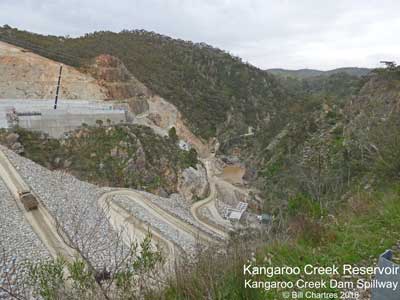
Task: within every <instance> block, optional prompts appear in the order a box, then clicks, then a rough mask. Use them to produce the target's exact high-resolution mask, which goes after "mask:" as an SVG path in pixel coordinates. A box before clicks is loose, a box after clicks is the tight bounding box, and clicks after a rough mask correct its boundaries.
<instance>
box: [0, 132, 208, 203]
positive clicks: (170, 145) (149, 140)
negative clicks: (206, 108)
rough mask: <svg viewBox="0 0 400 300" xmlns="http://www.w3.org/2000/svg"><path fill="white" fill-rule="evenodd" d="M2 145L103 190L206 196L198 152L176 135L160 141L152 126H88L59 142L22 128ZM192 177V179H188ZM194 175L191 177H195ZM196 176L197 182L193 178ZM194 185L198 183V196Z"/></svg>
mask: <svg viewBox="0 0 400 300" xmlns="http://www.w3.org/2000/svg"><path fill="white" fill-rule="evenodd" d="M0 142H1V143H2V144H3V145H5V146H7V147H9V148H10V149H12V150H14V151H15V152H17V153H19V154H22V155H24V156H25V157H27V158H29V159H31V160H33V161H35V162H37V163H39V164H41V165H43V166H45V167H47V168H48V169H51V170H54V169H57V170H65V171H67V172H68V173H70V174H73V175H75V176H76V177H78V178H80V179H82V180H85V181H88V182H92V183H95V184H98V185H102V186H114V187H131V188H135V189H143V190H147V191H150V192H152V193H155V194H159V195H161V196H167V195H169V194H171V193H175V192H178V191H179V192H182V193H185V194H188V191H187V189H192V190H191V193H190V195H189V199H188V200H192V198H193V197H199V198H200V197H204V196H205V192H204V185H205V186H207V180H206V178H205V174H202V173H201V172H203V173H204V172H205V171H204V169H203V167H202V166H201V165H198V161H197V153H196V151H194V150H192V151H183V150H180V149H179V147H178V146H177V145H176V139H175V138H173V137H161V136H159V135H157V134H155V133H154V132H153V131H152V130H151V129H150V128H149V127H143V126H138V125H117V126H109V125H107V124H103V125H101V124H100V125H99V126H98V127H84V128H82V129H80V130H77V131H75V132H72V133H71V134H70V136H69V137H68V138H67V139H64V140H56V139H51V138H48V137H47V136H45V135H43V134H39V133H34V132H28V131H25V130H23V129H17V130H16V131H15V132H12V133H8V132H5V131H2V132H1V134H0ZM188 173H190V174H189V175H190V176H191V177H192V178H191V179H192V181H193V182H190V180H188V179H187V177H188V176H189V175H188ZM190 176H189V177H190ZM193 178H194V179H193ZM194 185H198V186H199V187H200V188H199V191H200V192H199V193H197V190H196V188H193V186H194Z"/></svg>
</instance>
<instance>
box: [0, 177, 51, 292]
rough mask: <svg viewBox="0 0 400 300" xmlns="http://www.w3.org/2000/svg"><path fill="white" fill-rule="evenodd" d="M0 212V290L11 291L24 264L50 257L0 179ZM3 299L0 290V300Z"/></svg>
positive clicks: (17, 281) (24, 268)
mask: <svg viewBox="0 0 400 300" xmlns="http://www.w3.org/2000/svg"><path fill="white" fill-rule="evenodd" d="M0 208H1V214H0V287H3V288H6V289H8V290H14V291H15V289H17V288H18V287H20V286H21V283H22V281H23V280H24V276H25V274H26V272H27V268H26V262H27V260H29V261H38V260H46V259H48V258H50V255H49V253H48V251H47V249H46V247H45V246H44V244H43V243H42V242H41V240H40V239H39V238H38V237H37V235H36V234H35V233H34V231H33V230H32V228H31V227H30V226H29V224H28V223H27V222H26V221H25V219H24V215H23V213H22V212H21V211H20V210H19V208H18V206H17V204H16V202H15V200H14V198H13V196H12V195H11V194H10V192H9V191H8V189H7V187H6V185H5V184H4V182H3V181H2V180H1V179H0ZM4 297H6V295H5V293H4V292H2V291H1V290H0V299H4Z"/></svg>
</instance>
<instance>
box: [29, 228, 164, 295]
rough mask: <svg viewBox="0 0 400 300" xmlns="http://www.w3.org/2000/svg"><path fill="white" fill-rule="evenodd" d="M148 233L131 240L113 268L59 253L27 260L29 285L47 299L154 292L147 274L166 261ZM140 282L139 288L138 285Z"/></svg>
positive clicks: (155, 273)
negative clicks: (138, 240)
mask: <svg viewBox="0 0 400 300" xmlns="http://www.w3.org/2000/svg"><path fill="white" fill-rule="evenodd" d="M151 241H152V236H151V234H148V235H147V236H146V238H145V239H144V240H143V241H142V242H141V243H140V244H137V243H134V244H131V245H130V247H129V249H128V251H126V252H127V253H126V254H125V255H123V257H121V258H120V261H119V262H118V265H117V266H116V268H115V269H113V271H112V272H111V271H107V270H105V271H104V272H103V273H100V272H98V271H95V270H93V268H92V267H91V266H90V265H88V264H87V263H86V262H84V261H82V260H80V259H78V258H77V259H74V260H73V261H67V260H66V259H64V258H62V257H59V258H56V259H51V260H49V261H46V262H35V263H29V264H28V266H27V267H28V274H27V282H26V284H27V287H29V288H32V289H33V295H34V296H35V297H40V299H44V300H56V299H69V300H72V299H76V300H92V299H115V300H117V299H121V300H134V299H143V298H142V297H143V296H144V295H149V297H151V296H150V295H151V294H152V291H151V290H152V287H151V284H149V283H148V282H147V281H146V278H147V276H148V277H153V278H154V276H157V274H158V273H159V269H160V267H162V265H163V264H164V259H163V257H162V255H161V252H160V251H159V250H157V249H155V250H154V249H152V248H153V247H152V246H151ZM138 286H140V288H139V289H138Z"/></svg>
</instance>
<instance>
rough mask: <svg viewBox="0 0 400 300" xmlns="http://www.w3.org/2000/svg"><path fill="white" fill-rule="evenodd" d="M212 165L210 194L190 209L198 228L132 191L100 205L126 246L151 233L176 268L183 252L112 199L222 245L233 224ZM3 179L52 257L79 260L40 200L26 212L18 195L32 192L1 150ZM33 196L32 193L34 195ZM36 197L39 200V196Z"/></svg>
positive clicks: (107, 194)
mask: <svg viewBox="0 0 400 300" xmlns="http://www.w3.org/2000/svg"><path fill="white" fill-rule="evenodd" d="M213 163H214V158H213V157H209V158H207V159H204V160H203V164H204V165H205V167H206V170H207V177H208V180H209V184H210V194H209V196H208V197H207V198H206V199H204V200H201V201H198V202H196V203H194V204H193V206H192V207H191V209H190V212H191V214H192V215H193V218H194V220H195V221H196V222H197V223H198V225H197V226H195V225H193V224H190V223H188V222H186V221H184V220H183V219H181V218H179V217H177V216H175V215H173V214H171V213H169V212H167V211H166V210H164V209H162V208H161V207H160V206H158V205H156V204H155V203H154V202H152V201H151V200H150V199H149V198H148V197H146V196H145V195H144V194H142V193H140V192H138V191H135V190H132V189H112V190H110V191H107V192H105V193H104V194H103V195H102V196H101V197H100V198H99V199H98V205H99V207H101V208H102V209H103V211H104V212H105V213H106V214H107V216H108V219H109V222H110V223H111V225H112V226H113V228H114V229H115V230H116V231H117V232H121V233H122V236H123V239H124V242H125V243H126V244H130V243H131V242H132V241H141V240H143V239H144V238H145V237H146V236H147V235H148V233H149V232H150V233H151V235H152V240H153V242H154V244H157V245H158V246H160V247H159V248H160V249H161V250H162V251H163V255H164V257H166V259H167V261H168V264H169V265H171V266H173V264H174V263H175V261H176V259H177V258H179V257H180V256H181V255H182V254H183V253H184V251H183V249H182V248H181V247H180V246H179V245H178V244H177V243H176V242H175V241H173V240H171V239H168V238H166V237H165V236H164V235H163V234H162V233H161V232H159V231H158V230H157V229H156V228H154V226H151V224H148V223H145V222H143V221H142V220H139V219H138V218H136V217H135V216H134V215H133V214H132V213H130V212H129V211H128V210H127V209H125V208H124V207H122V206H121V205H119V204H118V203H116V202H115V201H113V197H115V196H124V197H127V198H128V199H130V200H132V201H134V202H135V204H138V205H140V206H141V207H142V208H143V209H145V210H146V211H147V212H148V213H149V214H150V215H151V216H152V217H153V218H155V219H158V220H160V221H161V222H163V223H165V224H167V225H168V226H169V227H170V228H173V230H175V231H176V232H180V233H182V234H186V235H189V236H191V237H193V238H194V239H195V240H198V241H200V242H201V243H202V244H205V245H210V244H214V243H219V242H221V241H222V240H224V239H227V238H228V237H229V234H228V232H227V230H228V229H229V228H230V223H229V222H228V221H226V220H224V219H223V218H222V217H221V216H220V215H219V213H218V211H217V209H216V207H215V200H216V197H217V192H216V187H215V178H216V177H215V175H214V171H213ZM0 177H1V179H2V180H3V181H4V182H5V184H6V185H7V187H8V189H9V190H10V192H11V193H12V195H13V197H14V198H15V200H16V203H17V205H18V207H19V209H20V211H21V212H22V213H23V214H24V216H25V218H26V220H27V221H28V223H29V224H30V225H31V226H32V228H33V230H34V232H35V233H36V234H37V236H38V237H39V238H40V239H41V240H42V242H43V243H44V245H45V246H46V247H47V249H48V250H49V252H50V253H51V255H52V256H53V257H57V256H60V255H62V256H63V257H65V258H67V259H69V260H72V259H74V258H75V257H77V256H78V254H77V253H76V251H75V250H74V249H72V248H70V247H69V246H68V244H67V243H66V241H68V240H67V239H66V235H65V234H64V233H63V232H62V230H60V228H59V226H57V225H56V224H57V223H56V221H55V219H54V218H53V217H52V215H51V214H50V213H49V212H48V210H47V209H46V207H45V206H44V205H43V204H42V203H41V201H40V199H38V202H39V205H38V209H35V210H31V211H26V210H25V208H24V206H23V204H22V203H21V201H20V197H19V192H21V191H27V190H28V191H29V190H31V189H30V187H29V186H28V185H27V184H26V183H25V182H24V180H23V179H22V177H21V176H20V175H19V174H18V172H17V170H16V169H15V168H14V167H13V165H12V164H11V162H10V161H9V160H8V158H7V157H6V155H5V154H4V153H3V152H2V151H1V150H0ZM214 177H215V178H214ZM31 192H32V193H33V191H31ZM35 196H36V197H37V195H35ZM203 208H207V209H208V210H209V212H210V213H211V216H212V219H213V221H212V222H210V220H209V219H208V218H205V217H203V216H202V214H201V209H203ZM202 228H203V229H202Z"/></svg>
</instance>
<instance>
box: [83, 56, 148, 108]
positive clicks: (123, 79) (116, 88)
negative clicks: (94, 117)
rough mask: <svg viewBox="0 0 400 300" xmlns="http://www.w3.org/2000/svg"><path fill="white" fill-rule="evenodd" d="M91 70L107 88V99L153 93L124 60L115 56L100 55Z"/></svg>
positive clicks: (139, 96) (137, 96)
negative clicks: (133, 73)
mask: <svg viewBox="0 0 400 300" xmlns="http://www.w3.org/2000/svg"><path fill="white" fill-rule="evenodd" d="M90 72H91V73H92V74H93V76H94V77H95V78H96V79H97V80H98V81H99V84H100V85H101V86H103V87H104V88H105V89H106V90H107V100H122V99H131V98H141V97H143V96H145V95H150V94H151V93H150V91H149V90H148V89H147V88H146V86H145V85H144V84H142V83H141V82H140V81H139V80H137V79H136V78H135V77H134V76H133V75H132V74H131V73H130V72H129V71H128V69H127V68H126V67H125V65H124V64H123V63H122V61H120V60H119V59H118V58H116V57H114V56H111V55H108V54H103V55H99V56H98V57H96V59H95V63H94V64H93V65H92V66H91V68H90ZM142 108H143V103H142Z"/></svg>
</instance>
